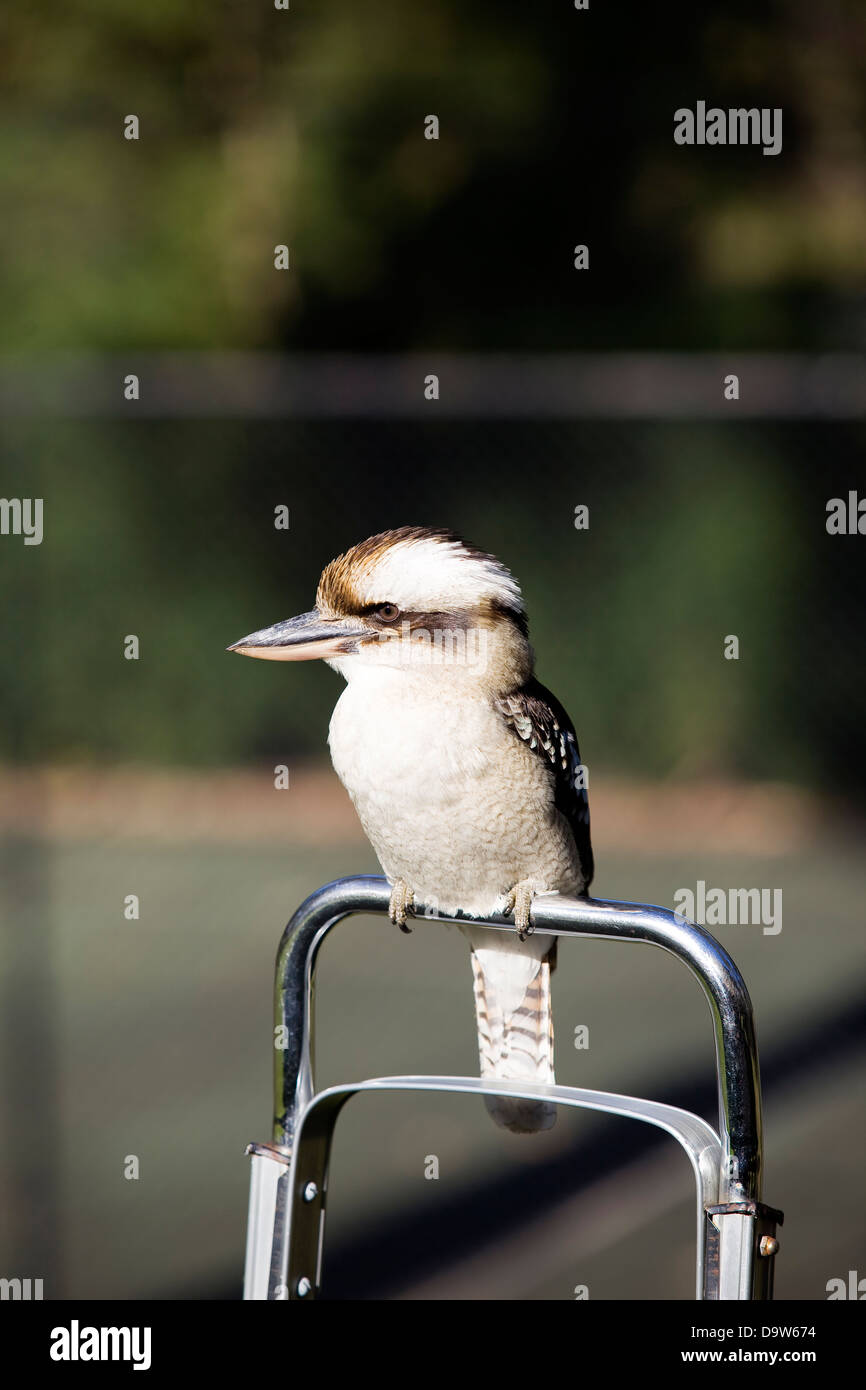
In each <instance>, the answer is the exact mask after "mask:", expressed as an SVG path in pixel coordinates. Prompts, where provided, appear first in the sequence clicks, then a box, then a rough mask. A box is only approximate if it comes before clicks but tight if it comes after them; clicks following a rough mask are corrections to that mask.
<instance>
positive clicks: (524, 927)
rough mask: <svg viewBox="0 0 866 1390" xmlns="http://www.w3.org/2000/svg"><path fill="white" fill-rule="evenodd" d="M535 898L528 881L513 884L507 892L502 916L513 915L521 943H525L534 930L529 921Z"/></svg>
mask: <svg viewBox="0 0 866 1390" xmlns="http://www.w3.org/2000/svg"><path fill="white" fill-rule="evenodd" d="M534 897H535V890H534V889H533V887H532V884H531V882H530V881H529V879H523V881H522V882H521V883H515V885H514V887H513V888H512V889H511V890H510V891H509V893H508V895H507V897H506V899H505V906H504V908H503V909H502V912H503V915H504V916H505V917H509V916H510V915H511V914H512V913H514V925H515V926H516V928H517V935H518V936H519V938H520V940H521V941H525V940H526V938H527V936H529V934H530V933H531V932H532V931H534V930H535V928H534V927H533V925H532V923H531V921H530V920H529V914H530V910H531V908H532V899H533V898H534Z"/></svg>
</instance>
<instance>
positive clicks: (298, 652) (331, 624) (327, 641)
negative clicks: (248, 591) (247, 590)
mask: <svg viewBox="0 0 866 1390" xmlns="http://www.w3.org/2000/svg"><path fill="white" fill-rule="evenodd" d="M366 633H367V629H366V627H365V625H364V623H363V622H362V621H361V620H360V619H352V618H323V617H322V615H321V613H319V612H317V610H316V609H313V611H312V613H302V614H301V615H300V617H298V618H289V619H287V621H286V622H284V623H274V625H273V627H263V628H261V630H260V631H259V632H251V633H250V635H249V637H242V638H241V640H240V641H239V642H233V643H232V645H231V646H230V647H227V648H226V651H229V652H240V654H241V656H258V657H261V658H263V660H265V661H312V660H313V659H314V658H315V657H329V656H339V655H340V653H341V652H345V651H350V650H351V648H352V645H353V644H354V643H355V642H356V641H357V640H358V638H359V637H363V636H365V635H366Z"/></svg>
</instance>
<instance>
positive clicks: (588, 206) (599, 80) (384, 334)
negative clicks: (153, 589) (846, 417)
mask: <svg viewBox="0 0 866 1390" xmlns="http://www.w3.org/2000/svg"><path fill="white" fill-rule="evenodd" d="M0 23H2V36H3V45H2V57H0V78H2V83H0V132H2V133H0V190H2V199H3V206H4V217H3V220H2V224H0V264H2V266H3V269H2V270H0V292H2V300H3V305H4V312H3V316H2V322H0V347H3V348H7V349H11V350H14V351H22V350H24V351H37V352H38V351H44V350H48V349H57V348H80V347H84V346H89V347H92V348H98V349H114V348H118V347H122V348H128V347H142V348H152V347H153V348H158V347H162V348H167V347H172V348H192V347H228V346H231V347H236V348H242V347H268V346H279V345H287V346H299V347H334V346H339V347H352V346H354V347H358V348H367V347H371V346H372V347H376V348H379V349H382V348H386V347H389V346H394V347H403V348H408V347H418V346H423V347H434V346H444V347H452V348H471V347H482V348H485V347H495V348H499V349H502V348H509V347H522V348H529V347H550V348H554V347H571V348H573V347H608V346H611V347H616V346H619V347H627V346H630V345H642V346H645V347H648V348H659V347H663V346H664V347H675V346H679V347H691V346H701V347H704V348H711V347H714V346H717V345H723V346H727V345H738V346H742V347H745V346H753V347H755V346H762V347H777V348H784V347H790V346H797V347H806V346H810V345H814V346H817V347H820V346H826V345H833V346H841V345H845V344H847V345H848V346H854V345H857V344H859V343H862V339H863V312H862V303H863V299H862V295H863V274H864V246H866V190H864V185H863V179H862V168H863V159H864V147H866V137H864V132H866V115H864V113H866V82H864V81H863V73H862V51H863V43H864V32H866V20H864V10H863V7H862V4H860V3H859V0H826V3H824V4H822V5H821V6H812V5H807V4H803V3H802V0H778V3H776V4H772V5H755V4H752V3H748V4H747V3H745V0H709V3H707V4H705V5H703V6H701V7H700V8H699V10H698V11H696V9H695V6H694V5H693V4H692V3H690V2H689V3H686V0H674V3H672V4H670V5H666V6H665V7H664V11H663V13H662V12H660V11H659V10H658V7H656V6H651V5H647V6H639V7H638V6H634V7H631V8H630V9H629V11H628V12H627V14H625V15H624V14H623V12H622V11H621V7H619V6H601V5H600V6H593V7H592V8H591V9H590V10H589V11H588V12H585V13H578V12H576V11H574V9H573V7H571V6H570V5H568V4H567V3H560V4H549V5H541V6H530V5H526V4H525V3H518V2H517V0H495V3H494V0H473V3H471V4H467V3H465V0H460V2H459V3H458V0H432V2H431V3H425V4H423V5H414V6H413V5H407V4H405V3H399V0H375V3H374V4H372V5H366V6H358V5H357V4H355V3H353V0H329V3H326V4H313V3H309V0H293V3H292V8H291V10H290V11H288V12H279V11H276V10H275V9H274V8H273V6H272V5H270V4H269V3H266V0H260V2H259V3H254V4H253V3H249V0H222V2H221V3H206V2H205V0H163V2H162V3H159V4H147V5H142V4H140V3H133V0H78V2H77V3H75V4H72V5H64V6H57V5H52V4H49V3H48V0H33V2H32V3H30V4H28V5H26V6H13V7H9V8H8V9H7V12H6V14H5V15H4V16H3V19H2V21H0ZM698 99H703V100H706V101H708V103H710V104H713V103H716V104H718V105H721V106H724V107H727V106H730V105H733V106H749V105H757V106H759V107H760V106H780V107H782V109H783V111H784V149H783V152H782V154H781V155H779V156H777V157H774V158H767V157H764V156H763V155H762V154H761V152H760V150H758V149H754V148H745V149H744V148H717V149H713V150H709V149H698V148H694V149H684V148H681V147H678V146H675V145H674V142H673V113H674V111H675V109H676V108H677V107H679V106H681V105H684V104H685V105H690V106H693V105H694V103H695V101H696V100H698ZM130 113H135V114H136V115H138V117H139V119H140V122H141V138H140V139H139V140H138V141H137V142H132V141H127V140H126V139H124V138H123V119H124V116H126V115H127V114H130ZM428 113H436V114H437V115H438V116H439V118H440V121H441V138H440V140H439V141H438V142H433V141H426V140H425V139H424V138H423V121H424V117H425V116H426V115H427V114H428ZM578 241H583V242H586V243H588V244H589V245H590V247H591V272H590V273H589V274H582V275H576V274H575V272H574V270H573V269H572V264H571V260H572V257H571V248H572V246H573V245H574V244H575V243H576V242H578ZM279 243H286V244H288V245H289V246H290V247H291V254H292V272H290V273H288V274H280V273H277V272H275V270H274V267H273V248H274V246H275V245H277V244H279Z"/></svg>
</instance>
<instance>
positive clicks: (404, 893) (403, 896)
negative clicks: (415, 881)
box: [388, 878, 415, 936]
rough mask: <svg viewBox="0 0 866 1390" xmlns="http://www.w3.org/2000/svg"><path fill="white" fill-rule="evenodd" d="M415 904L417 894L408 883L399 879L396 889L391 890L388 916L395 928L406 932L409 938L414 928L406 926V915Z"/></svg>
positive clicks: (395, 885)
mask: <svg viewBox="0 0 866 1390" xmlns="http://www.w3.org/2000/svg"><path fill="white" fill-rule="evenodd" d="M414 904H415V894H414V893H413V891H412V889H411V888H410V887H409V885H408V883H406V881H405V879H402V878H398V879H397V882H396V883H395V884H394V887H393V888H392V889H391V901H390V902H389V904H388V916H389V917H390V918H391V921H392V922H393V923H394V926H395V927H399V928H400V930H401V931H402V932H406V934H407V936H408V935H409V934H410V933H411V931H412V928H411V927H407V926H406V913H407V912H408V911H409V910H410V909H411V908H412V907H413V906H414Z"/></svg>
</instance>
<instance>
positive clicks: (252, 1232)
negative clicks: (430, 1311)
mask: <svg viewBox="0 0 866 1390" xmlns="http://www.w3.org/2000/svg"><path fill="white" fill-rule="evenodd" d="M389 898H390V888H389V886H388V884H387V883H386V881H385V879H383V878H378V877H372V876H369V877H368V876H364V877H357V878H344V879H338V880H337V881H336V882H335V883H329V884H327V885H326V886H325V887H324V888H320V889H319V890H318V892H316V893H313V894H312V895H311V896H310V897H309V898H307V900H306V901H305V902H304V903H302V904H301V906H300V907H299V908H298V910H297V912H296V913H295V914H294V916H293V917H292V919H291V921H290V922H289V924H288V926H287V927H286V929H285V932H284V933H283V937H282V940H281V942H280V948H279V951H278V953H277V968H276V982H275V996H274V1022H275V1028H276V1033H275V1054H274V1055H275V1059H276V1060H275V1068H274V1116H275V1118H274V1130H273V1137H272V1141H271V1142H270V1143H265V1144H251V1145H250V1146H249V1148H248V1150H247V1152H248V1153H249V1154H251V1156H252V1174H251V1184H250V1208H249V1225H248V1232H247V1254H246V1275H245V1283H244V1297H245V1298H246V1299H296V1298H297V1299H304V1298H306V1299H310V1298H314V1297H315V1295H316V1293H317V1292H318V1291H319V1289H320V1287H321V1280H322V1245H323V1240H324V1231H325V1203H326V1195H327V1182H328V1162H329V1156H330V1149H331V1142H332V1138H333V1133H334V1127H335V1125H336V1121H337V1117H338V1115H339V1113H340V1111H341V1110H342V1108H343V1106H344V1105H345V1104H346V1102H347V1101H348V1100H349V1099H350V1098H351V1097H352V1096H354V1095H357V1094H358V1093H359V1092H364V1091H383V1090H389V1091H450V1092H462V1093H475V1094H479V1095H489V1094H497V1093H498V1094H502V1095H508V1096H514V1097H519V1098H534V1097H539V1096H542V1097H544V1098H545V1099H548V1100H551V1101H554V1102H556V1103H557V1104H559V1105H566V1106H571V1107H576V1108H581V1109H590V1110H598V1111H606V1112H608V1113H610V1114H615V1115H624V1116H628V1117H630V1118H633V1119H638V1120H641V1121H643V1122H645V1123H648V1124H652V1125H655V1126H657V1127H658V1128H661V1129H664V1130H666V1131H667V1132H668V1133H669V1134H671V1135H673V1136H674V1138H676V1139H677V1140H678V1142H679V1143H680V1144H681V1145H682V1147H683V1149H685V1151H686V1153H687V1154H688V1156H689V1160H690V1162H691V1165H692V1170H693V1173H694V1176H695V1185H696V1194H697V1227H698V1229H697V1258H696V1296H697V1298H699V1299H768V1298H771V1297H772V1289H773V1265H774V1257H775V1254H776V1250H777V1248H778V1242H777V1240H776V1226H777V1224H779V1223H781V1220H782V1216H781V1213H780V1212H778V1211H774V1210H773V1209H772V1208H770V1207H766V1206H764V1205H763V1203H762V1202H761V1200H760V1199H761V1166H762V1135H761V1092H760V1077H759V1070H758V1052H757V1046H756V1043H755V1033H754V1025H753V1021H752V1005H751V1001H750V999H749V994H748V991H747V989H746V985H745V982H744V981H743V978H742V976H741V974H740V972H739V970H738V969H737V967H736V965H735V964H734V962H733V961H732V960H731V957H730V956H729V955H728V953H727V952H726V951H725V950H724V949H723V948H722V947H721V946H720V945H719V943H718V942H717V941H716V940H715V939H714V938H713V937H712V936H711V935H710V934H709V932H707V931H705V930H704V928H703V927H699V926H696V925H695V924H694V923H692V922H686V921H683V920H682V919H681V917H680V916H679V915H678V914H675V913H673V912H670V911H668V910H666V909H665V908H661V907H650V906H648V905H646V904H643V903H620V902H605V901H602V900H600V899H594V898H586V899H576V898H561V897H549V898H547V897H542V898H538V899H536V901H535V902H534V903H533V908H532V921H533V924H534V926H535V927H536V928H537V929H539V930H540V931H543V932H544V933H545V934H547V935H551V936H566V937H568V936H590V937H610V938H614V939H616V940H618V941H640V942H644V943H648V944H649V945H653V946H660V947H661V948H662V949H663V950H665V951H668V952H669V953H670V954H671V955H674V956H676V957H677V958H678V959H679V960H681V961H682V962H683V963H684V964H685V965H687V966H688V967H689V969H690V970H691V972H692V974H693V975H694V976H695V977H696V979H697V980H698V983H699V984H700V986H701V988H702V990H703V992H704V995H705V997H706V999H707V1002H708V1003H709V1006H710V1013H711V1016H712V1020H713V1030H714V1035H715V1042H716V1074H717V1081H718V1094H719V1128H718V1133H716V1132H715V1131H714V1130H713V1129H712V1128H711V1126H710V1125H708V1124H707V1123H706V1122H705V1121H704V1120H702V1119H701V1118H700V1117H698V1116H697V1115H692V1114H690V1113H689V1112H687V1111H684V1110H678V1109H676V1108H675V1107H674V1106H669V1105H661V1104H659V1103H657V1102H655V1101H649V1100H641V1099H638V1098H636V1097H634V1096H617V1095H611V1094H608V1093H606V1092H602V1091H586V1090H582V1089H580V1088H577V1087H570V1086H547V1085H540V1084H536V1085H530V1084H528V1083H527V1084H518V1083H511V1082H495V1081H490V1080H486V1079H485V1080H482V1079H479V1078H477V1077H459V1076H457V1077H455V1076H391V1077H377V1078H374V1079H372V1080H369V1081H362V1082H356V1083H351V1084H348V1085H345V1086H333V1087H330V1088H328V1089H327V1090H324V1091H320V1092H318V1093H317V1092H316V1090H315V1084H314V1078H313V1061H312V1045H313V993H314V982H315V969H316V960H317V956H318V951H319V947H320V945H321V943H322V941H323V940H324V938H325V936H326V935H327V933H328V932H329V931H330V930H331V928H332V927H334V926H336V924H337V923H338V922H340V921H342V920H343V918H345V917H348V916H351V915H352V914H354V913H374V914H375V913H387V911H388V902H389ZM424 920H425V921H427V920H430V921H433V922H436V921H442V922H453V921H454V919H453V918H447V917H442V916H438V915H434V916H433V917H432V918H428V917H427V914H426V913H425V916H424ZM461 920H462V919H461ZM480 925H484V926H488V927H491V928H493V929H495V930H499V931H514V930H515V927H514V924H513V922H511V921H509V920H506V919H504V918H498V919H497V918H495V917H494V918H489V919H486V920H485V922H483V923H481V924H480Z"/></svg>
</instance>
